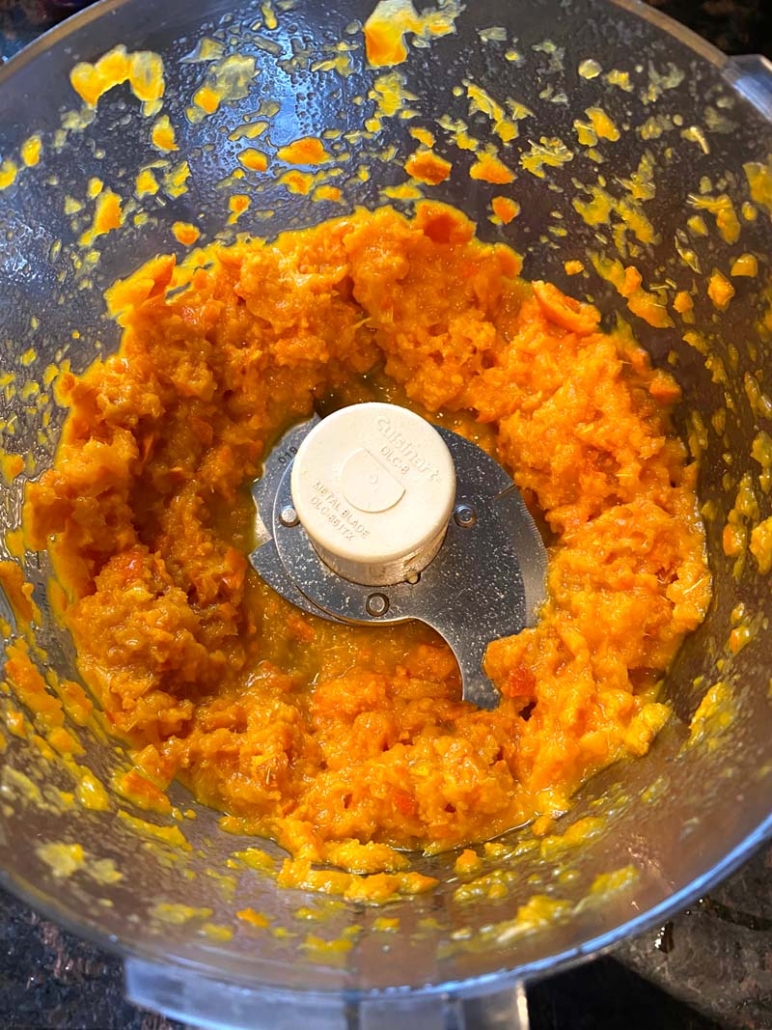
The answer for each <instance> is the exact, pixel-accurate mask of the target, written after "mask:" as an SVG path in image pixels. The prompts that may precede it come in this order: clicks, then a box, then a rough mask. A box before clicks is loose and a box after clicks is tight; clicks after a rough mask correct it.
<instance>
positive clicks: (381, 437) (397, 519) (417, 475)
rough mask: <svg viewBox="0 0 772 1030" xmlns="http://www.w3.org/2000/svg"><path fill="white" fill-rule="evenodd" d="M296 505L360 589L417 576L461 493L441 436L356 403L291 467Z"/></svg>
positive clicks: (327, 557) (315, 434)
mask: <svg viewBox="0 0 772 1030" xmlns="http://www.w3.org/2000/svg"><path fill="white" fill-rule="evenodd" d="M291 490H292V502H293V504H294V506H295V511H296V512H297V515H298V519H299V520H300V523H301V525H302V526H303V528H304V529H305V531H306V533H307V534H308V536H309V539H310V540H311V543H312V544H313V546H314V547H315V549H316V551H317V552H318V554H319V555H320V557H321V558H322V559H323V560H324V562H325V563H326V564H327V565H328V566H329V567H330V568H332V569H333V570H334V571H335V572H337V573H338V574H339V575H341V576H344V577H345V578H346V579H350V580H353V581H354V582H356V583H367V584H372V585H385V584H388V583H399V582H402V581H403V580H405V579H410V578H411V577H412V576H414V575H416V574H417V573H419V572H420V571H421V569H423V568H426V566H427V565H428V564H429V562H430V561H431V560H432V558H434V556H435V555H436V553H437V551H438V550H439V548H440V546H441V545H442V541H443V538H444V536H445V532H446V530H447V526H448V520H449V519H450V515H451V512H452V510H453V502H454V500H455V495H456V473H455V469H454V467H453V459H452V458H451V455H450V451H449V450H448V448H447V446H446V444H445V441H444V440H443V439H442V437H441V436H440V434H439V433H438V432H437V430H436V429H435V428H434V427H433V426H432V425H430V423H428V422H427V421H426V420H425V419H423V418H421V417H420V415H416V414H414V413H413V412H412V411H408V410H407V408H400V407H397V406H396V405H393V404H380V403H371V404H353V405H351V407H348V408H341V409H340V410H339V411H336V412H335V413H334V414H332V415H329V416H328V417H327V418H324V419H322V421H321V422H320V423H319V424H318V425H317V426H315V427H314V428H313V429H312V430H311V432H310V433H309V434H308V436H307V437H306V438H305V439H304V440H303V443H302V444H301V445H300V447H299V449H298V453H297V454H296V456H295V460H294V462H293V465H292V475H291Z"/></svg>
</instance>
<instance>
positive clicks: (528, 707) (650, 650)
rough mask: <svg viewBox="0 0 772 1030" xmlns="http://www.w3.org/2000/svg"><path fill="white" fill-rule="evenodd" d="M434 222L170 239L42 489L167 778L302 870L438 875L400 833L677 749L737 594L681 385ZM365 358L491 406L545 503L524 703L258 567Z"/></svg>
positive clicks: (500, 258)
mask: <svg viewBox="0 0 772 1030" xmlns="http://www.w3.org/2000/svg"><path fill="white" fill-rule="evenodd" d="M416 211H417V213H416V216H415V218H414V219H413V220H412V221H409V220H407V219H406V218H404V217H403V216H402V215H400V214H397V213H396V212H395V211H394V210H393V209H391V208H388V207H387V208H383V209H380V210H378V211H375V212H367V211H363V210H361V211H358V212H357V213H356V214H354V215H351V216H347V217H344V218H339V219H336V220H334V221H329V222H325V223H324V224H322V225H319V226H317V227H316V228H312V229H306V230H303V231H298V232H292V233H285V234H283V235H281V236H280V237H279V238H278V239H277V240H276V241H275V242H274V243H271V244H268V243H265V242H262V241H259V240H247V241H245V242H240V243H237V244H234V245H232V246H223V245H220V244H213V245H211V246H208V247H206V248H205V249H204V250H203V251H197V252H196V253H195V255H193V256H192V257H191V258H190V259H188V261H187V263H185V264H183V265H181V266H177V265H176V264H175V259H174V257H172V256H165V257H159V258H156V259H154V260H153V261H150V262H149V263H148V264H146V265H145V266H143V267H142V268H140V269H139V270H138V271H137V272H136V273H135V274H134V275H133V276H132V277H131V278H130V279H128V280H126V281H124V282H120V283H117V284H116V285H115V286H114V287H113V288H112V290H111V291H109V293H108V302H109V304H110V307H111V309H112V311H113V313H114V315H115V316H116V317H117V318H118V320H119V322H120V324H121V326H122V327H123V340H122V345H121V348H120V351H119V352H118V353H117V354H114V355H112V356H110V357H107V358H104V359H100V360H98V361H96V362H95V363H94V365H93V366H92V367H91V368H90V369H89V370H88V371H87V372H86V373H85V374H84V375H82V376H74V375H66V376H65V377H64V385H63V395H64V396H65V397H66V399H67V401H68V403H69V406H70V413H69V416H68V419H67V422H66V425H65V428H64V432H63V436H62V440H61V444H60V448H59V451H58V455H57V459H56V462H55V466H54V468H52V469H51V470H49V471H47V472H46V473H45V474H44V475H43V476H42V477H41V478H40V480H39V481H38V482H37V483H34V484H31V485H30V487H29V492H28V496H27V503H26V523H27V530H28V533H29V535H30V540H31V542H32V543H33V544H34V546H36V547H38V548H42V547H46V546H49V541H51V540H52V541H53V542H52V543H50V547H51V550H52V554H53V558H54V561H55V567H56V570H57V574H58V577H59V580H60V582H61V583H62V584H63V585H64V587H65V588H66V591H67V593H68V597H69V603H68V605H67V608H66V611H65V614H64V618H65V620H66V624H67V626H68V627H69V629H70V630H71V632H72V634H73V636H74V640H75V643H76V646H77V650H78V655H79V665H80V670H81V673H82V675H83V677H84V679H85V681H86V683H87V684H88V685H89V686H90V687H91V688H92V689H93V691H94V693H95V694H96V695H97V697H98V698H99V700H100V701H101V703H102V705H103V706H104V708H105V710H106V712H107V716H108V718H109V720H110V722H111V723H112V725H113V726H114V728H115V732H116V733H117V734H118V735H120V736H121V737H122V738H124V739H128V741H129V743H130V745H131V746H132V748H133V749H134V751H133V754H134V758H135V763H136V767H137V771H138V774H139V776H141V777H142V779H137V782H138V783H142V784H143V789H147V790H150V789H151V786H152V785H155V787H158V788H160V789H161V790H163V789H165V788H166V786H167V785H168V783H169V782H170V781H171V779H172V778H174V777H179V778H180V779H181V780H182V781H183V782H184V783H185V784H187V785H188V786H189V787H190V789H191V790H192V791H193V792H194V794H195V795H196V796H197V797H198V798H199V799H200V800H201V801H202V802H204V803H206V804H209V805H213V806H215V807H216V808H218V809H221V810H222V811H224V812H225V813H227V814H228V818H227V819H226V820H225V821H224V825H226V827H228V828H230V829H236V830H246V831H250V832H256V833H260V834H264V835H270V836H273V837H274V838H276V839H277V840H279V841H280V842H281V843H282V844H283V845H284V846H285V847H287V848H288V849H289V850H290V851H291V852H292V854H293V856H294V857H295V860H296V861H295V862H294V863H290V864H289V865H288V866H287V867H286V868H285V871H284V872H283V873H282V877H283V879H282V883H303V884H310V883H312V881H313V882H314V883H316V880H315V879H314V878H315V877H316V878H317V879H318V878H319V877H321V881H320V883H321V886H320V889H325V890H343V891H344V892H345V891H346V890H350V889H351V888H350V886H348V887H347V886H346V884H348V882H349V881H346V884H343V885H342V886H341V885H340V884H338V883H337V881H335V883H333V881H332V880H330V876H332V875H333V874H332V873H330V874H324V875H322V874H321V873H313V871H312V870H311V864H312V863H318V862H323V861H327V862H329V863H331V864H335V865H338V866H339V867H343V868H345V869H347V870H348V871H349V872H351V873H360V872H366V873H368V874H370V873H376V872H377V873H378V874H379V875H382V876H383V877H385V879H383V889H384V890H387V888H388V889H389V890H391V889H396V888H394V885H395V884H397V885H398V887H399V889H400V890H403V891H411V890H423V889H425V888H426V886H427V884H430V881H425V878H419V879H418V880H416V878H415V877H416V875H417V874H412V873H408V872H404V871H402V870H404V866H405V863H404V858H403V856H401V855H399V854H398V853H396V852H395V851H394V850H393V847H392V846H394V845H397V846H400V847H408V848H413V847H424V848H425V847H428V848H431V849H440V848H446V847H450V846H454V845H460V844H462V843H468V842H473V841H479V840H484V839H486V838H489V837H491V836H493V835H495V834H497V833H499V832H501V831H503V830H504V829H507V828H509V827H512V826H515V825H518V824H522V823H524V822H525V821H527V820H530V819H532V818H534V817H536V816H538V815H545V816H550V815H556V814H557V813H558V812H560V811H562V810H564V809H565V808H566V807H567V805H568V801H569V798H570V796H571V795H572V793H573V792H574V791H575V790H576V789H577V787H578V786H579V785H580V784H581V783H582V782H583V781H584V780H585V779H586V778H587V777H588V776H590V775H591V774H593V773H594V772H595V771H597V770H598V769H600V768H602V767H603V766H606V765H608V764H609V763H610V762H613V761H615V760H617V759H620V758H622V757H624V756H627V755H640V754H642V753H644V752H645V751H646V750H647V748H648V747H649V745H650V743H651V740H652V739H653V737H654V736H655V734H656V733H657V732H658V730H659V729H660V727H661V726H662V724H663V723H664V721H665V720H666V719H667V717H668V715H669V709H668V708H667V707H666V706H665V705H664V704H662V703H660V702H659V701H658V698H657V689H656V685H657V683H658V681H659V680H660V678H661V675H662V672H663V670H665V669H666V668H667V666H668V664H669V663H670V661H671V660H672V658H673V656H674V654H675V652H676V649H677V648H678V646H679V644H680V642H681V640H682V638H683V636H684V634H685V633H687V632H688V631H690V630H692V629H694V628H695V627H696V626H697V625H698V624H699V623H700V621H701V620H702V618H703V616H704V613H705V610H706V606H707V604H708V601H709V596H710V578H709V573H708V569H707V565H706V558H705V541H704V533H703V527H702V525H701V522H700V521H699V518H698V516H697V509H696V498H695V493H694V485H695V468H694V466H693V465H689V464H687V457H686V450H685V448H684V446H683V444H682V443H681V442H680V440H679V439H677V438H676V437H675V436H674V435H673V433H672V430H671V428H670V422H669V417H668V406H669V405H671V404H672V403H674V402H675V400H676V399H677V397H678V388H677V386H676V384H675V382H674V381H673V380H672V379H671V378H670V376H669V375H668V374H666V373H664V372H662V371H654V370H652V368H651V367H650V364H649V361H648V358H647V356H646V354H645V353H644V351H643V350H641V349H638V348H636V347H635V346H634V345H632V344H631V343H630V341H629V339H628V338H623V337H615V336H613V335H607V334H605V333H603V332H601V331H600V330H599V314H598V312H597V311H596V309H595V308H593V307H591V306H590V305H587V304H581V303H578V302H577V301H575V300H571V299H569V298H567V297H565V296H564V295H563V294H562V293H560V291H558V290H557V289H556V288H555V287H554V286H551V285H549V284H546V283H536V284H534V285H530V284H528V283H526V282H524V281H523V280H521V279H520V278H519V277H518V274H519V271H520V260H519V258H518V257H517V256H516V255H515V254H514V253H513V252H512V251H511V250H510V249H509V248H507V247H505V246H503V245H500V244H497V245H486V244H482V243H480V242H479V241H477V240H476V239H475V236H474V225H473V224H472V223H471V222H470V221H468V219H466V218H465V217H464V216H463V215H462V214H461V213H460V212H458V211H455V210H454V209H452V208H449V207H445V206H443V205H440V204H433V203H422V204H419V205H418V206H417V209H416ZM183 287H184V288H183ZM365 373H371V376H370V378H369V379H367V380H365V382H366V383H367V382H372V381H373V376H375V377H376V378H377V377H378V376H381V377H382V379H384V380H385V381H388V382H390V383H391V384H392V386H391V387H390V389H392V390H394V389H399V390H402V391H403V394H402V395H403V396H405V395H406V396H407V398H408V401H409V403H411V404H412V405H413V406H415V407H416V409H417V410H419V411H422V412H424V413H425V414H429V415H430V416H440V415H442V416H443V417H444V420H445V424H451V425H452V424H459V423H458V419H459V418H462V414H463V418H462V423H463V424H464V425H466V426H467V431H468V432H471V431H472V430H474V431H475V432H478V433H482V432H483V430H482V427H481V428H480V429H479V430H475V429H474V422H475V420H476V421H477V422H479V423H486V424H488V427H487V430H486V431H487V432H488V433H489V437H488V439H489V440H490V441H491V442H492V444H493V445H494V446H495V447H497V450H498V457H499V459H500V460H501V461H502V462H503V463H504V465H505V466H506V467H507V468H508V469H509V470H510V471H511V472H512V474H513V475H514V477H515V479H516V481H517V483H518V485H519V487H520V489H521V491H522V492H523V494H524V496H525V497H526V499H527V501H528V503H529V504H530V505H531V506H532V507H533V509H534V510H535V511H538V512H539V513H540V514H541V517H542V519H543V523H544V525H545V532H547V533H548V535H549V545H550V569H549V598H548V600H547V602H546V603H545V606H544V608H543V611H542V614H541V618H540V621H539V623H538V625H537V626H536V628H534V629H529V630H526V631H525V632H523V633H521V634H520V635H519V636H517V637H513V638H509V639H505V640H501V641H497V642H494V643H493V644H492V645H491V646H490V648H489V650H488V655H487V669H488V671H489V674H490V675H491V676H492V677H493V679H494V681H495V682H496V684H497V685H498V687H499V689H500V690H501V693H502V695H503V696H502V701H501V704H500V705H499V707H498V708H497V709H496V710H495V711H492V712H488V711H482V710H478V709H476V708H474V707H473V706H471V705H469V704H466V703H464V702H462V701H461V684H460V678H459V672H458V669H457V666H456V663H455V661H454V659H453V656H452V654H451V652H450V651H449V649H448V648H447V647H446V646H445V645H444V643H443V642H442V641H441V640H439V638H438V637H436V636H435V635H434V634H433V633H432V632H431V631H430V630H428V629H427V628H426V627H424V626H422V625H420V624H417V623H416V624H412V625H406V626H402V627H396V628H383V629H373V628H362V627H360V628H353V627H344V626H340V625H335V624H332V623H329V622H325V621H323V620H320V619H316V618H313V617H310V616H308V615H306V614H304V613H303V612H301V611H299V610H297V609H294V608H293V607H292V606H290V605H289V604H287V603H286V602H284V601H283V600H282V599H281V598H279V597H278V596H277V595H276V594H275V593H273V592H272V591H271V590H270V589H269V588H268V587H266V586H265V585H264V584H263V583H261V582H260V580H259V579H258V577H257V576H256V575H255V573H254V572H253V571H252V569H251V567H250V565H249V562H248V560H247V555H248V553H249V551H250V550H251V548H252V546H253V540H252V525H253V522H254V508H253V505H252V500H251V497H250V494H249V490H248V487H249V486H250V485H251V483H252V482H253V481H254V480H255V479H256V478H257V477H258V476H259V475H260V471H261V462H262V461H263V459H264V457H265V455H266V454H267V452H268V450H269V449H270V447H271V445H272V443H273V441H274V440H275V439H276V438H277V435H278V434H279V433H280V432H281V431H283V430H284V429H286V428H287V427H288V426H289V425H290V424H292V423H293V422H294V421H296V420H298V419H302V418H306V417H308V416H309V415H310V414H311V411H312V402H313V400H314V398H315V397H321V396H322V395H325V394H328V393H330V392H331V391H337V392H338V393H340V391H341V390H345V389H352V384H353V383H354V382H355V381H358V382H360V383H361V381H362V380H361V377H362V376H363V375H364V374H365ZM394 383H396V384H397V386H396V387H394V385H393V384H394ZM454 413H456V414H454ZM454 418H455V419H456V420H457V421H456V422H455V423H454V421H453V419H454ZM464 420H465V421H464ZM335 875H339V874H335ZM411 877H412V878H411ZM322 881H323V883H322ZM374 882H375V881H374ZM378 882H380V881H378Z"/></svg>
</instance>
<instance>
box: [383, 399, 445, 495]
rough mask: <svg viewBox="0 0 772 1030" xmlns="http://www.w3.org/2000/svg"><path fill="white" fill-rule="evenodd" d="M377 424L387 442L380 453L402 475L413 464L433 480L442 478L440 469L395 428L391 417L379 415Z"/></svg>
mask: <svg viewBox="0 0 772 1030" xmlns="http://www.w3.org/2000/svg"><path fill="white" fill-rule="evenodd" d="M376 425H377V427H378V430H379V432H380V433H381V435H382V436H384V437H385V439H386V443H384V444H382V445H381V446H380V447H379V449H378V453H379V454H380V455H381V457H383V458H385V459H386V461H387V462H388V463H389V464H390V465H391V466H393V467H394V468H395V469H397V471H399V472H401V473H402V475H406V474H407V472H408V471H409V469H410V467H411V466H412V467H413V468H414V469H416V470H417V471H418V472H420V473H421V474H422V475H426V476H428V477H429V479H430V480H432V481H433V480H435V479H439V478H440V471H439V469H438V468H437V466H436V465H432V464H431V463H430V462H428V461H426V459H425V458H422V457H421V455H420V454H419V452H418V450H417V449H416V448H415V447H414V446H413V444H412V443H411V442H410V441H409V440H408V439H407V437H406V436H404V435H403V434H402V433H401V432H400V431H399V430H398V429H395V428H394V426H393V425H392V424H391V419H389V418H387V416H386V415H379V416H378V418H377V419H376Z"/></svg>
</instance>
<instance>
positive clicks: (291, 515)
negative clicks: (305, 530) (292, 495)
mask: <svg viewBox="0 0 772 1030" xmlns="http://www.w3.org/2000/svg"><path fill="white" fill-rule="evenodd" d="M299 521H300V520H299V519H298V513H297V512H296V511H295V509H294V508H293V507H292V505H291V504H287V505H285V506H284V507H283V508H282V510H281V511H280V512H279V522H281V524H282V526H286V527H287V529H292V527H293V526H297V524H298V522H299Z"/></svg>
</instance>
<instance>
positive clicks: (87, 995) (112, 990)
mask: <svg viewBox="0 0 772 1030" xmlns="http://www.w3.org/2000/svg"><path fill="white" fill-rule="evenodd" d="M649 2H650V3H651V6H653V7H656V8H658V9H659V10H661V11H663V12H664V13H666V14H669V15H671V16H672V17H674V18H676V19H678V20H679V21H681V22H684V23H685V24H687V25H689V27H690V28H692V29H694V30H695V31H696V32H699V33H700V34H701V35H703V36H705V37H706V38H707V39H709V40H710V41H711V42H712V43H714V44H715V45H716V46H718V47H720V48H721V49H722V50H724V51H726V52H727V53H732V54H736V53H753V52H761V53H764V54H766V55H767V56H769V57H772V0H736V2H735V0H649ZM74 6H78V5H77V3H76V2H75V0H73V3H72V4H68V3H67V2H66V0H64V2H59V3H57V2H46V0H0V61H4V60H7V59H8V58H9V57H11V56H12V55H13V54H14V53H16V52H17V51H18V50H19V49H20V48H21V47H22V46H24V45H25V44H26V43H28V42H30V41H31V40H33V39H35V38H36V37H37V36H38V35H39V34H40V33H41V32H42V31H43V30H44V29H46V28H48V27H49V26H50V25H52V24H54V23H55V21H56V20H58V19H59V18H61V16H62V14H63V13H66V11H67V10H68V8H70V9H71V8H72V7H74ZM419 6H420V5H419ZM529 1006H530V1011H531V1019H532V1027H533V1030H620V1028H624V1030H655V1028H656V1030H729V1028H733V1030H734V1028H738V1030H739V1028H744V1030H746V1028H747V1030H772V848H769V847H768V848H765V849H762V850H761V851H760V852H759V853H758V854H757V855H756V856H755V857H754V858H752V859H751V860H750V861H749V862H748V863H747V864H746V865H745V866H744V867H743V868H742V869H741V870H740V871H739V872H737V873H736V874H735V875H734V876H733V877H731V878H730V879H729V880H727V881H726V882H725V883H724V884H723V885H722V886H721V887H719V888H717V889H716V890H715V891H714V892H713V893H712V894H711V895H710V897H708V898H704V899H702V900H701V901H699V902H697V903H696V904H695V905H693V906H692V908H691V909H689V910H687V911H686V912H683V913H681V914H680V915H679V916H677V917H676V918H675V919H673V920H672V921H671V922H669V923H668V924H667V926H665V927H662V928H661V929H660V930H659V931H657V932H651V933H648V934H645V935H643V936H642V937H639V938H637V939H635V940H633V941H627V942H625V943H624V944H622V945H620V946H618V947H617V948H616V949H614V951H613V952H612V953H611V954H610V955H607V956H604V957H602V958H599V959H595V960H594V961H592V962H589V963H586V964H585V965H583V966H581V967H579V968H578V969H576V970H571V971H569V972H567V973H561V974H558V975H557V976H553V977H551V978H549V979H548V980H545V981H543V982H542V983H538V984H536V985H534V986H532V987H531V988H529ZM0 1027H2V1028H3V1030H178V1028H179V1027H180V1024H179V1023H175V1022H173V1021H171V1020H167V1019H164V1018H162V1017H161V1016H158V1015H154V1014H150V1013H147V1012H142V1011H141V1010H139V1009H137V1008H135V1007H134V1006H133V1005H130V1004H128V1003H127V1002H126V1001H125V1000H124V997H123V982H122V968H121V963H120V962H119V961H118V960H117V959H115V958H113V957H112V956H109V955H106V954H105V953H104V952H102V951H100V950H99V949H97V948H94V947H92V946H91V945H89V944H86V943H84V942H82V941H80V940H78V939H77V938H76V937H74V936H72V935H71V934H68V933H65V932H64V931H63V930H61V929H60V928H59V927H57V926H56V925H55V924H53V923H50V922H48V921H46V920H44V919H41V918H40V917H39V916H38V915H37V914H36V913H34V912H33V911H31V910H30V909H29V908H28V907H27V906H26V905H23V904H22V903H21V902H19V901H17V900H16V899H15V898H14V897H12V896H11V895H10V894H7V893H5V892H2V891H0Z"/></svg>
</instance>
